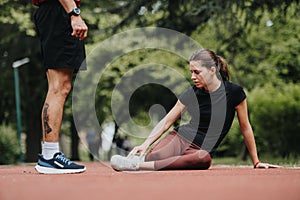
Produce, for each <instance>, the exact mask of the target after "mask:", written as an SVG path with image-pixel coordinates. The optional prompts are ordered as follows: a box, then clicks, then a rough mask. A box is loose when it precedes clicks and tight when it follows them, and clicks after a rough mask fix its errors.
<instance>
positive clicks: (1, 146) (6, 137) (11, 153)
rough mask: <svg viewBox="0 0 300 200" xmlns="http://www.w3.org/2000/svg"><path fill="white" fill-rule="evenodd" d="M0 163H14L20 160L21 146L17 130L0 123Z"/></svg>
mask: <svg viewBox="0 0 300 200" xmlns="http://www.w3.org/2000/svg"><path fill="white" fill-rule="evenodd" d="M0 153H1V156H0V164H1V165H3V164H14V163H16V162H17V160H18V156H19V146H18V138H17V133H16V130H14V129H13V128H11V127H10V126H6V125H3V124H2V125H0Z"/></svg>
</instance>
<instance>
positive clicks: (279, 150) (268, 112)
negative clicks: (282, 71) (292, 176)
mask: <svg viewBox="0 0 300 200" xmlns="http://www.w3.org/2000/svg"><path fill="white" fill-rule="evenodd" d="M299 91H300V85H299V84H297V85H296V84H279V85H277V86H276V87H275V86H274V85H273V84H267V85H265V86H264V87H262V88H255V89H254V90H253V91H252V92H251V94H250V95H249V102H250V106H249V107H250V111H251V112H250V113H251V120H252V125H253V128H254V131H255V133H256V134H255V135H256V137H257V142H258V146H259V151H260V152H262V153H271V154H273V155H276V156H282V157H288V156H296V155H299V153H300V146H299V141H300V133H299V130H300V93H299Z"/></svg>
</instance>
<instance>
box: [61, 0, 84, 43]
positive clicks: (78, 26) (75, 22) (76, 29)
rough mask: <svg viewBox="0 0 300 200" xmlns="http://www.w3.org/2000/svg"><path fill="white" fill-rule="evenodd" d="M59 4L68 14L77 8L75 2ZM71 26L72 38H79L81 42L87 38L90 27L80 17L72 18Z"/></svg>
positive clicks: (62, 0)
mask: <svg viewBox="0 0 300 200" xmlns="http://www.w3.org/2000/svg"><path fill="white" fill-rule="evenodd" d="M59 2H60V4H61V5H62V6H63V8H64V9H65V11H66V12H67V13H70V12H71V11H72V10H73V9H74V8H75V7H77V6H76V3H75V1H74V0H59ZM71 26H72V29H73V32H72V34H71V35H72V36H74V37H77V38H78V39H79V40H83V39H84V38H86V37H87V32H88V27H87V26H86V24H85V22H84V21H83V20H82V18H81V16H80V15H78V16H75V15H72V16H71Z"/></svg>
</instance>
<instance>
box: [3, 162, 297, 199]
mask: <svg viewBox="0 0 300 200" xmlns="http://www.w3.org/2000/svg"><path fill="white" fill-rule="evenodd" d="M84 164H85V165H86V166H87V171H86V172H84V173H81V174H68V175H43V174H38V173H37V172H36V171H35V170H34V165H20V166H0V200H19V199H22V200H35V199H40V200H48V199H49V200H61V199H64V200H69V199H70V200H79V199H80V200H85V199H87V200H92V199H101V200H102V199H104V200H106V199H108V200H115V199H116V200H117V199H118V200H121V199H126V200H127V199H129V200H135V199H138V200H148V199H149V200H150V199H151V200H156V199H157V200H158V199H159V200H161V199H168V200H169V199H170V200H177V199H178V200H179V199H180V200H192V199H199V200H207V199H220V200H233V199H237V200H300V169H292V168H282V169H256V170H254V169H253V168H251V167H231V166H230V167H228V166H213V167H212V168H211V169H209V170H205V171H158V172H130V173H129V172H115V171H113V170H112V169H111V168H110V167H108V166H107V165H105V164H103V163H100V162H99V163H98V162H93V163H92V162H91V163H84Z"/></svg>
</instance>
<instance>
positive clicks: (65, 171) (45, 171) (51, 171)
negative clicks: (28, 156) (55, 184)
mask: <svg viewBox="0 0 300 200" xmlns="http://www.w3.org/2000/svg"><path fill="white" fill-rule="evenodd" d="M35 170H36V171H37V172H39V173H41V174H75V173H81V172H84V171H85V170H86V168H85V167H84V168H83V169H56V168H49V167H43V166H40V165H36V166H35Z"/></svg>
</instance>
